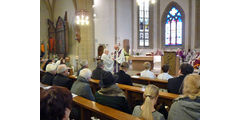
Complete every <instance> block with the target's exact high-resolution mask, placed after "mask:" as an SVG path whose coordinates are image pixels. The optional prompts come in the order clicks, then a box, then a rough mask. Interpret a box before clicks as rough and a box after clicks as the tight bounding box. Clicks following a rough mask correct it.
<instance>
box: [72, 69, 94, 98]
mask: <svg viewBox="0 0 240 120" xmlns="http://www.w3.org/2000/svg"><path fill="white" fill-rule="evenodd" d="M91 75H92V72H91V70H90V69H88V68H84V69H83V70H81V72H80V75H79V76H78V78H77V80H76V81H75V82H74V83H73V85H72V88H71V92H72V93H74V94H76V95H79V96H82V97H84V98H87V99H89V100H92V101H95V97H94V96H93V93H92V89H91V87H90V85H89V80H90V78H91Z"/></svg>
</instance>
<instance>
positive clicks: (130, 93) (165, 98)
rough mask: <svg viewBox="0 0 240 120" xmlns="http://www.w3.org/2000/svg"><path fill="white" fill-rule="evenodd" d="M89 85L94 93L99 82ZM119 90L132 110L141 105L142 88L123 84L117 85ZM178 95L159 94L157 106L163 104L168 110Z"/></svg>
mask: <svg viewBox="0 0 240 120" xmlns="http://www.w3.org/2000/svg"><path fill="white" fill-rule="evenodd" d="M90 85H91V88H92V90H93V93H95V92H96V91H97V90H99V89H100V87H99V80H94V79H91V80H90ZM118 86H119V88H121V89H122V90H123V91H124V92H125V94H126V96H127V100H128V102H129V105H130V107H131V108H132V109H133V108H134V107H135V106H136V105H139V104H142V103H143V101H144V100H143V93H144V90H145V89H144V88H140V87H135V86H129V85H124V84H118ZM178 96H179V95H177V94H173V93H167V92H159V97H158V102H157V103H158V105H161V104H163V103H164V104H165V105H166V106H168V108H170V107H171V105H172V103H173V100H174V99H176V98H177V97H178ZM168 110H169V109H168Z"/></svg>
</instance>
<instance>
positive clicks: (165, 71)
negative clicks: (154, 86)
mask: <svg viewBox="0 0 240 120" xmlns="http://www.w3.org/2000/svg"><path fill="white" fill-rule="evenodd" d="M168 70H169V65H167V64H166V65H163V66H162V71H163V73H161V74H159V75H158V77H157V78H158V79H160V80H168V79H169V78H173V77H172V76H171V75H169V74H168Z"/></svg>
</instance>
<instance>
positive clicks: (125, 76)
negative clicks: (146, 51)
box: [116, 62, 133, 86]
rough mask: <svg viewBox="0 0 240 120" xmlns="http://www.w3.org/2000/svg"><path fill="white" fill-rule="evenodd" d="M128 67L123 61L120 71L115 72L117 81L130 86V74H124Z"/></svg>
mask: <svg viewBox="0 0 240 120" xmlns="http://www.w3.org/2000/svg"><path fill="white" fill-rule="evenodd" d="M128 68H129V65H128V63H127V62H123V63H122V64H121V66H120V71H119V72H118V73H117V74H116V75H117V76H118V77H117V78H118V79H117V83H119V84H125V85H131V86H132V85H133V83H132V80H131V76H130V75H128V74H126V72H127V70H128Z"/></svg>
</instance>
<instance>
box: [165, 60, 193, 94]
mask: <svg viewBox="0 0 240 120" xmlns="http://www.w3.org/2000/svg"><path fill="white" fill-rule="evenodd" d="M193 71H194V69H193V66H192V65H190V64H188V63H184V64H182V65H181V66H180V69H179V72H178V73H179V76H178V77H175V78H170V79H168V85H167V88H168V92H170V93H175V94H182V82H183V79H184V78H185V76H186V75H188V74H192V73H193Z"/></svg>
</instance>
